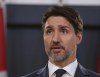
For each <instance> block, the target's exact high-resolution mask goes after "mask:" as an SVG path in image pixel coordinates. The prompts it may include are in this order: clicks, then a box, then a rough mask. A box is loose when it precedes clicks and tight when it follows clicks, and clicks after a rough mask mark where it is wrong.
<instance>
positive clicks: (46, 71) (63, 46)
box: [23, 6, 100, 77]
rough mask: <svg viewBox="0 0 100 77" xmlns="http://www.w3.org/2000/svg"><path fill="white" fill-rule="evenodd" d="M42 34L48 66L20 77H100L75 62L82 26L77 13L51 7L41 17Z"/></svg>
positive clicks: (63, 8)
mask: <svg viewBox="0 0 100 77" xmlns="http://www.w3.org/2000/svg"><path fill="white" fill-rule="evenodd" d="M43 30H44V45H45V51H46V54H47V55H48V58H49V60H48V64H47V65H46V66H45V67H44V68H42V69H39V70H37V71H35V72H32V73H30V74H27V75H25V76H23V77H100V75H99V74H97V73H95V72H92V71H90V70H87V69H85V68H84V67H83V66H82V65H81V64H79V63H78V61H77V58H76V50H77V46H78V45H79V44H80V43H81V41H82V32H83V22H82V19H81V17H80V15H79V13H78V12H77V11H76V10H74V9H72V8H69V7H65V6H62V7H61V6H53V7H50V8H49V9H48V11H47V12H46V14H45V15H44V17H43Z"/></svg>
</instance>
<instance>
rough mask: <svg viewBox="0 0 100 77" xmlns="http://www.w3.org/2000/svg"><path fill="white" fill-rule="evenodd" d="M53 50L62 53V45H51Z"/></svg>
mask: <svg viewBox="0 0 100 77" xmlns="http://www.w3.org/2000/svg"><path fill="white" fill-rule="evenodd" d="M51 50H52V51H53V52H54V53H60V51H61V50H62V48H61V47H57V46H54V47H51Z"/></svg>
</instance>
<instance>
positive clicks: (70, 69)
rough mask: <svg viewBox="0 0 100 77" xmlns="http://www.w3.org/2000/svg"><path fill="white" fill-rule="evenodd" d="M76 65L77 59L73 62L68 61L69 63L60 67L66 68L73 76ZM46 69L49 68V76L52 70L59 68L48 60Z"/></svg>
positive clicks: (52, 72)
mask: <svg viewBox="0 0 100 77" xmlns="http://www.w3.org/2000/svg"><path fill="white" fill-rule="evenodd" d="M77 66H78V62H77V59H76V60H75V61H74V62H72V63H70V64H69V65H67V66H65V67H64V68H62V69H64V70H66V71H67V73H68V74H70V75H71V76H73V77H74V74H75V71H76V68H77ZM48 69H49V76H51V75H53V74H54V72H55V71H56V70H57V69H59V67H58V66H56V65H54V64H52V63H51V62H50V61H48Z"/></svg>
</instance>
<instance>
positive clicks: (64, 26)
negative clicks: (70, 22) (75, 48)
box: [59, 25, 69, 28]
mask: <svg viewBox="0 0 100 77" xmlns="http://www.w3.org/2000/svg"><path fill="white" fill-rule="evenodd" d="M59 27H60V28H69V27H68V26H62V25H59Z"/></svg>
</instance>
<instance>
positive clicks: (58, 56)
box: [46, 50, 72, 62]
mask: <svg viewBox="0 0 100 77" xmlns="http://www.w3.org/2000/svg"><path fill="white" fill-rule="evenodd" d="M64 51H65V50H64ZM60 52H61V51H60ZM46 53H47V55H48V57H49V59H50V60H51V61H53V62H61V61H64V60H67V59H68V58H69V57H70V55H71V54H72V51H65V52H64V53H63V54H61V53H52V52H51V51H49V52H46Z"/></svg>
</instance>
